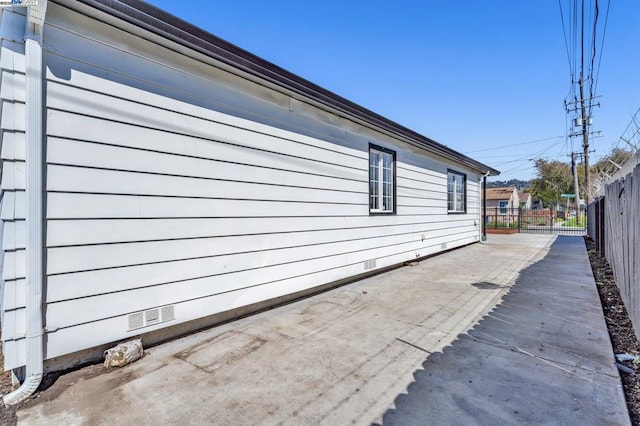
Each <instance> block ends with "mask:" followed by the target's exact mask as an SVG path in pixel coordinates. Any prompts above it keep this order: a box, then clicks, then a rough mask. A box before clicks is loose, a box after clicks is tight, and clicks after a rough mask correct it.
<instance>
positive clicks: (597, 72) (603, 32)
mask: <svg viewBox="0 0 640 426" xmlns="http://www.w3.org/2000/svg"><path fill="white" fill-rule="evenodd" d="M610 6H611V0H608V2H607V13H606V15H605V17H604V28H603V30H602V41H601V42H600V56H599V58H598V71H596V81H595V84H594V89H593V90H594V93H596V91H597V90H598V79H599V77H600V65H602V51H603V50H604V36H605V34H606V33H607V23H608V22H609V7H610Z"/></svg>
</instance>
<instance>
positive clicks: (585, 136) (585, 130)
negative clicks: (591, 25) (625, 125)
mask: <svg viewBox="0 0 640 426" xmlns="http://www.w3.org/2000/svg"><path fill="white" fill-rule="evenodd" d="M581 39H582V43H581V46H582V49H581V55H580V109H581V115H582V149H583V151H584V180H585V188H586V189H585V202H586V203H587V205H589V201H591V200H590V198H591V197H589V190H590V188H591V177H590V173H589V119H590V118H589V117H588V116H587V108H586V106H585V99H584V0H582V32H581ZM576 201H577V202H578V209H580V199H578V194H577V187H576Z"/></svg>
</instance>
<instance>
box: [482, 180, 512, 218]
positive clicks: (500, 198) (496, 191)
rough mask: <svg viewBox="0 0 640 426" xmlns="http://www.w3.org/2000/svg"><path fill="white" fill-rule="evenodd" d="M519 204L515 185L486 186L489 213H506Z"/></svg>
mask: <svg viewBox="0 0 640 426" xmlns="http://www.w3.org/2000/svg"><path fill="white" fill-rule="evenodd" d="M519 206H520V198H519V197H518V190H517V189H516V187H515V186H508V187H506V188H487V211H488V212H489V213H490V214H494V211H495V214H498V215H506V214H510V213H512V212H513V209H517V208H518V207H519Z"/></svg>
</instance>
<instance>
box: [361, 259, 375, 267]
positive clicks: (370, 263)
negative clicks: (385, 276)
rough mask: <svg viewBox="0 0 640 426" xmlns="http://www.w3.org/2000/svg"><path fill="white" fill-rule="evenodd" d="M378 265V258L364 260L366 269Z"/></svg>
mask: <svg viewBox="0 0 640 426" xmlns="http://www.w3.org/2000/svg"><path fill="white" fill-rule="evenodd" d="M375 267H376V260H375V259H371V260H367V261H366V262H364V269H373V268H375Z"/></svg>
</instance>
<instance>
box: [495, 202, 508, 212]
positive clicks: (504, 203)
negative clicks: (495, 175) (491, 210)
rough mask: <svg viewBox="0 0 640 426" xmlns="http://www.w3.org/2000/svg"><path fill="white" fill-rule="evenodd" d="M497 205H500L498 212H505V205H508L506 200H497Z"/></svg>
mask: <svg viewBox="0 0 640 426" xmlns="http://www.w3.org/2000/svg"><path fill="white" fill-rule="evenodd" d="M498 207H500V214H507V207H509V202H508V201H499V202H498Z"/></svg>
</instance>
